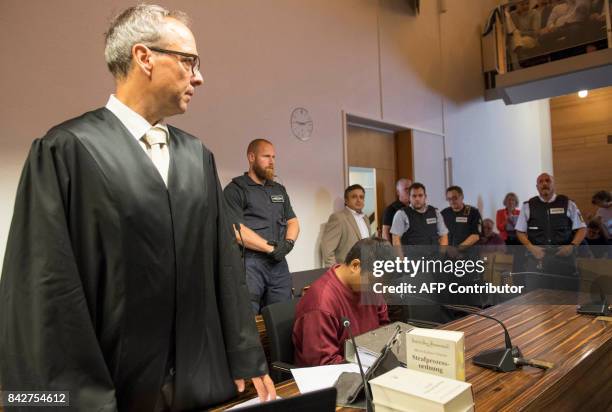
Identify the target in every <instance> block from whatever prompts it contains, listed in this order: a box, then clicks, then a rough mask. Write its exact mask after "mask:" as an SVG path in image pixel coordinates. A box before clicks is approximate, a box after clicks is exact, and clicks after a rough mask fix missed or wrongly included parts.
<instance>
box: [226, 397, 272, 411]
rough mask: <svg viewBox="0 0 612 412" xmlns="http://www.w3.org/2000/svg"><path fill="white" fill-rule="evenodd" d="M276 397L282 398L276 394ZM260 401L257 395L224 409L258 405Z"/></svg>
mask: <svg viewBox="0 0 612 412" xmlns="http://www.w3.org/2000/svg"><path fill="white" fill-rule="evenodd" d="M276 399H277V400H278V399H283V398H281V397H280V396H277V397H276ZM260 403H261V401H260V400H259V397H256V398H253V399H249V400H248V401H245V402H242V403H239V404H238V405H234V406H232V407H231V408H227V409H226V411H229V410H231V409H240V408H245V407H247V406H252V405H259V404H260Z"/></svg>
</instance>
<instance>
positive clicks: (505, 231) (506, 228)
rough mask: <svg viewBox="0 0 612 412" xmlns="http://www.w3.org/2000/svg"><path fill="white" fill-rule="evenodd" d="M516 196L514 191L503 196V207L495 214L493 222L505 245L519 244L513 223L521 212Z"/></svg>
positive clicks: (514, 223)
mask: <svg viewBox="0 0 612 412" xmlns="http://www.w3.org/2000/svg"><path fill="white" fill-rule="evenodd" d="M518 202H519V200H518V196H517V195H516V193H513V192H510V193H508V194H506V197H504V208H503V209H499V210H498V211H497V214H496V215H495V223H496V225H497V230H498V231H499V235H500V236H501V238H502V239H504V241H505V242H506V245H520V244H521V243H520V242H519V241H518V239H517V238H516V230H515V229H514V225H516V221H517V219H518V216H519V214H520V213H521V211H520V209H518V208H517V206H518Z"/></svg>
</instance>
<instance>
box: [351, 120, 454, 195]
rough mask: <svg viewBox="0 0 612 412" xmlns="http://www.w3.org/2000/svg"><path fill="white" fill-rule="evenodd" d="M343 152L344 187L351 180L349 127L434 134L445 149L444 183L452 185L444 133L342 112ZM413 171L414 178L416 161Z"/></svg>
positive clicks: (450, 165) (450, 161)
mask: <svg viewBox="0 0 612 412" xmlns="http://www.w3.org/2000/svg"><path fill="white" fill-rule="evenodd" d="M341 116H342V152H343V156H342V157H343V159H342V161H343V165H344V166H343V168H342V172H343V173H344V187H346V186H348V178H349V170H348V168H349V164H348V127H349V126H356V127H363V128H366V129H373V130H377V131H381V132H388V133H393V134H395V133H397V132H405V131H418V132H424V133H429V134H433V135H436V136H440V137H442V141H443V147H444V166H445V167H444V183H445V185H446V187H448V186H450V185H451V184H452V180H453V179H452V159H451V158H449V157H447V152H446V136H445V134H444V133H440V132H435V131H432V130H427V129H423V128H420V127H414V126H411V125H407V124H402V123H400V122H388V121H386V120H379V119H373V118H372V117H369V116H366V115H363V114H358V113H356V112H353V111H347V110H342V111H341ZM412 164H413V170H412V174H413V176H414V159H413V161H412Z"/></svg>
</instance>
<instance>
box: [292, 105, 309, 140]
mask: <svg viewBox="0 0 612 412" xmlns="http://www.w3.org/2000/svg"><path fill="white" fill-rule="evenodd" d="M290 120H291V132H292V133H293V135H294V136H295V137H297V138H298V139H300V140H301V141H303V142H305V141H306V140H308V139H310V136H312V131H313V129H314V122H313V121H312V117H311V116H310V113H308V110H306V109H305V108H303V107H296V108H295V109H293V111H292V112H291V119H290Z"/></svg>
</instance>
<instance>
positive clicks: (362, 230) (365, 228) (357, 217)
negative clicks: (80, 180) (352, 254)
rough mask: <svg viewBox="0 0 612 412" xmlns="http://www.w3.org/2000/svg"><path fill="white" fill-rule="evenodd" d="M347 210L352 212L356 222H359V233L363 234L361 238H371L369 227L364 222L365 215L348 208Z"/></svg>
mask: <svg viewBox="0 0 612 412" xmlns="http://www.w3.org/2000/svg"><path fill="white" fill-rule="evenodd" d="M346 208H347V209H348V210H349V211H350V212H351V214H352V215H353V217H354V218H355V222H357V227H358V228H359V233H361V238H362V239H365V238H368V237H370V230H369V229H368V226H367V225H366V222H365V220H364V219H365V215H364V214H363V213H358V212H356V211H354V210H353V209H351V208H350V207H348V206H347V207H346Z"/></svg>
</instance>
